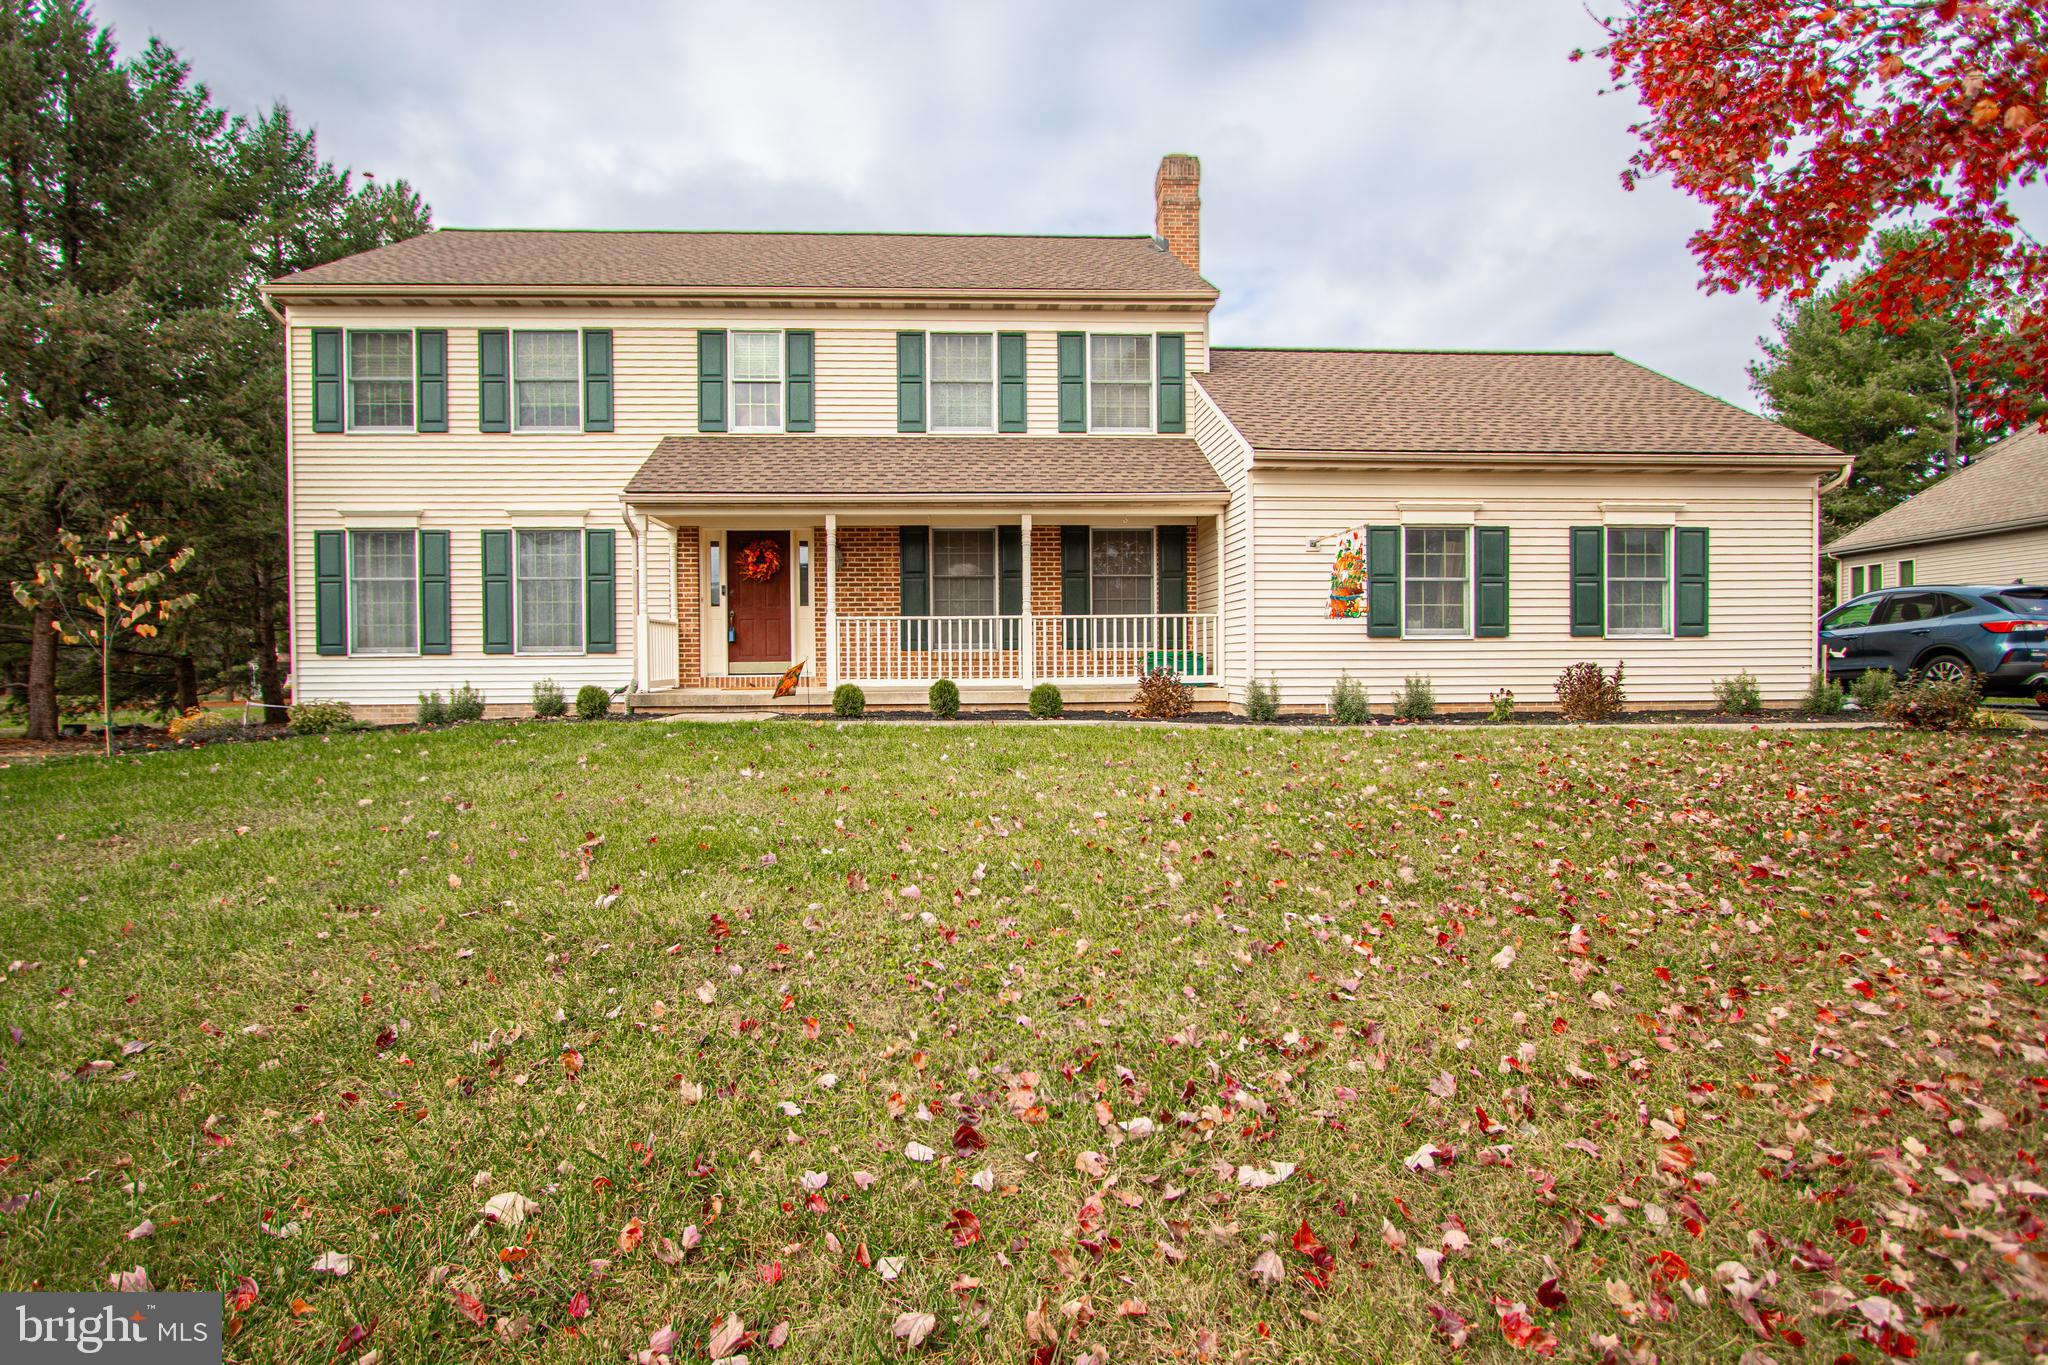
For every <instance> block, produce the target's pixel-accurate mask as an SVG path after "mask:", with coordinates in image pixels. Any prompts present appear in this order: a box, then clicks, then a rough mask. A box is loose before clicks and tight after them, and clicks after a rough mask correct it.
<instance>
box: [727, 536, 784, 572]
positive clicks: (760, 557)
mask: <svg viewBox="0 0 2048 1365" xmlns="http://www.w3.org/2000/svg"><path fill="white" fill-rule="evenodd" d="M735 563H736V564H737V565H738V567H739V571H740V577H741V578H744V579H746V580H747V581H748V582H749V583H766V582H767V581H768V580H770V579H771V578H773V577H775V575H777V574H779V573H781V572H782V547H781V546H780V545H778V544H776V543H775V542H774V541H772V540H770V539H768V538H767V537H766V536H763V537H762V538H761V539H759V540H757V541H755V542H754V543H753V544H751V545H749V546H747V547H746V548H745V549H743V550H741V551H740V553H739V558H738V559H737V560H736V561H735Z"/></svg>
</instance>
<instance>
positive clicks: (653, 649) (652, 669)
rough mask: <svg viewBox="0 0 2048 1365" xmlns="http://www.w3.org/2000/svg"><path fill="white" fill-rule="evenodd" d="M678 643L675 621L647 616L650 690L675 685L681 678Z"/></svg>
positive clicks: (648, 679)
mask: <svg viewBox="0 0 2048 1365" xmlns="http://www.w3.org/2000/svg"><path fill="white" fill-rule="evenodd" d="M678 645H679V638H678V632H677V627H676V623H675V622H674V621H666V620H663V619H662V618H660V617H658V616H650V617H648V618H647V686H648V688H649V689H650V690H651V689H654V688H660V687H674V686H675V685H676V683H677V682H679V681H680V680H681V679H680V674H681V672H682V660H681V658H680V657H679V653H678Z"/></svg>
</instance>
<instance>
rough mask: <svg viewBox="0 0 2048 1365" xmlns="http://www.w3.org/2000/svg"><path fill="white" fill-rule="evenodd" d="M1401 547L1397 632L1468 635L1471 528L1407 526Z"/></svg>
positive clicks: (1470, 585)
mask: <svg viewBox="0 0 2048 1365" xmlns="http://www.w3.org/2000/svg"><path fill="white" fill-rule="evenodd" d="M1401 536H1402V546H1401V558H1402V563H1401V633H1402V634H1403V635H1419V636H1430V635H1449V636H1463V635H1469V634H1471V633H1472V631H1471V625H1470V617H1469V604H1470V602H1471V600H1472V553H1471V551H1472V528H1471V527H1469V526H1410V527H1406V528H1404V529H1403V531H1402V533H1401Z"/></svg>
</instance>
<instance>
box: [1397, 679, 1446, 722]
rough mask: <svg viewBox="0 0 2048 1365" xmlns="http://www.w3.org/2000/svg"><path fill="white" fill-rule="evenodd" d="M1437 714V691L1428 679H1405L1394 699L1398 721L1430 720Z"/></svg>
mask: <svg viewBox="0 0 2048 1365" xmlns="http://www.w3.org/2000/svg"><path fill="white" fill-rule="evenodd" d="M1435 714H1436V689H1435V688H1434V687H1432V686H1430V682H1429V679H1427V678H1403V679H1402V680H1401V694H1400V695H1399V696H1397V697H1395V698H1394V718H1395V719H1396V720H1428V719H1429V718H1430V717H1431V716H1433V715H1435Z"/></svg>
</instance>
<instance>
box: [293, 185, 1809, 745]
mask: <svg viewBox="0 0 2048 1365" xmlns="http://www.w3.org/2000/svg"><path fill="white" fill-rule="evenodd" d="M1198 175H1199V167H1198V164H1197V162H1196V161H1195V159H1194V158H1193V157H1187V156H1169V157H1167V158H1165V160H1164V161H1163V162H1162V163H1161V165H1160V168H1159V173H1158V176H1157V178H1156V180H1155V183H1154V196H1155V213H1156V220H1155V222H1156V227H1157V230H1158V233H1159V235H1158V237H1157V238H1154V237H1150V236H1130V237H1051V236H1009V235H987V236H970V235H917V234H894V233H786V232H762V233H748V232H583V231H562V232H555V231H449V230H443V231H437V232H434V233H431V234H429V235H427V236H424V237H419V238H415V239H413V240H410V241H406V242H401V243H398V244H396V245H393V246H388V247H383V248H380V249H378V250H375V251H369V252H365V253H362V254H360V255H357V256H352V257H348V258H346V259H344V260H340V261H336V262H333V263H331V264H328V265H324V266H320V267H318V268H316V269H312V270H307V271H304V272H301V273H299V274H295V275H291V276H287V277H285V278H283V279H280V280H276V281H273V282H272V283H271V284H270V285H269V286H268V288H267V290H266V293H267V295H268V297H269V298H270V300H271V301H272V303H273V305H274V306H275V307H277V308H279V309H280V310H281V311H282V313H283V314H284V316H285V318H286V320H287V328H286V336H287V340H288V345H289V348H290V351H289V359H288V366H287V368H288V384H289V394H290V406H291V414H290V417H291V422H290V456H289V468H290V481H289V492H288V496H289V499H290V509H289V511H290V535H291V551H292V552H291V574H292V594H291V600H292V634H293V661H294V674H295V684H296V695H298V696H299V697H302V698H321V699H340V700H346V701H349V702H351V703H354V704H355V705H356V706H357V707H358V709H359V711H361V712H363V713H365V714H368V715H371V716H386V717H393V718H395V717H397V716H400V715H404V714H409V713H410V710H411V708H412V705H413V703H414V700H415V698H416V696H417V694H418V693H420V692H422V691H426V690H430V689H442V690H447V689H450V688H452V687H454V686H456V685H458V684H461V683H464V682H468V683H471V684H473V685H475V686H476V687H477V688H478V689H479V690H481V691H482V692H483V693H484V694H485V696H486V698H487V700H488V701H489V703H490V704H491V705H492V706H493V708H494V709H502V710H504V711H508V712H509V711H520V710H523V709H524V708H525V705H526V703H527V701H528V699H529V697H530V694H531V690H532V687H533V685H534V684H535V683H536V682H538V681H540V680H542V679H553V680H555V681H556V682H557V683H559V684H560V685H561V686H562V687H563V688H564V689H565V690H569V691H573V690H574V689H575V688H576V687H577V686H579V685H581V684H584V683H593V682H594V683H599V684H602V685H604V686H606V687H609V688H618V687H628V688H630V689H631V691H632V692H633V694H634V696H635V699H636V703H637V704H638V705H639V706H641V707H647V708H670V709H685V708H694V707H713V706H719V705H730V704H734V703H744V704H747V705H751V706H758V705H761V704H762V703H763V701H764V700H765V699H766V697H767V695H768V693H767V691H766V690H765V689H766V688H768V687H769V686H771V685H772V684H773V682H774V681H775V680H776V679H778V678H780V677H781V676H782V675H783V674H784V673H785V671H787V670H789V669H791V668H793V667H795V668H800V669H801V675H800V676H801V685H800V686H799V687H798V689H797V691H796V692H795V694H794V695H793V696H792V697H790V698H788V699H787V702H786V703H785V704H791V705H797V706H806V705H808V706H815V705H820V704H822V703H823V702H824V700H825V698H826V697H827V695H828V694H829V689H830V688H831V687H833V686H834V685H836V684H838V683H839V682H842V681H851V682H857V683H859V684H861V685H862V686H863V687H864V688H865V689H866V690H867V692H868V696H869V702H870V704H871V705H879V706H887V705H892V704H897V705H922V703H923V700H924V695H925V692H926V689H927V688H928V686H929V685H930V683H931V682H932V681H933V680H935V679H937V678H941V677H946V678H952V679H954V680H955V681H956V682H958V683H959V684H960V685H961V690H962V695H963V697H964V699H965V700H966V702H967V703H968V704H969V705H970V706H971V705H975V704H997V705H1005V706H1011V707H1014V706H1016V705H1017V704H1018V703H1019V702H1021V700H1022V699H1023V697H1024V696H1025V694H1026V692H1027V691H1028V690H1029V689H1030V687H1031V686H1032V685H1033V684H1034V683H1035V682H1039V681H1052V682H1056V683H1058V684H1059V685H1060V687H1061V688H1062V691H1063V692H1064V693H1065V695H1066V697H1067V700H1068V702H1069V703H1070V704H1076V705H1087V704H1089V703H1098V704H1118V703H1122V702H1124V701H1126V700H1128V698H1129V696H1130V694H1131V690H1132V684H1133V682H1134V681H1135V679H1136V678H1137V676H1138V675H1139V674H1140V673H1141V672H1143V671H1145V670H1147V669H1149V668H1153V667H1160V666H1164V667H1168V668H1171V669H1173V670H1174V671H1175V672H1177V673H1178V674H1180V675H1181V676H1182V677H1183V678H1184V679H1185V680H1187V681H1188V682H1190V683H1191V684H1194V685H1195V686H1196V688H1197V695H1198V696H1199V697H1202V698H1204V699H1207V700H1210V701H1214V702H1221V703H1228V704H1239V703H1241V702H1242V700H1243V697H1244V689H1245V686H1246V684H1247V682H1248V681H1249V680H1250V679H1252V678H1254V677H1258V678H1270V679H1272V680H1273V681H1274V682H1276V683H1277V684H1278V686H1279V689H1280V691H1281V694H1282V699H1283V702H1284V703H1286V704H1287V705H1289V706H1290V707H1297V708H1318V709H1319V708H1320V707H1321V706H1322V704H1323V700H1324V698H1325V696H1326V695H1327V693H1328V691H1329V689H1330V687H1331V685H1332V684H1333V683H1334V681H1335V680H1336V679H1337V678H1338V677H1339V676H1340V675H1341V674H1346V673H1348V674H1349V675H1351V676H1352V677H1354V678H1358V679H1360V680H1362V681H1363V682H1365V683H1366V684H1367V686H1368V688H1369V689H1372V690H1374V691H1376V692H1377V693H1378V694H1379V695H1380V696H1382V697H1384V696H1386V694H1387V692H1388V691H1389V690H1390V689H1391V688H1393V687H1394V686H1396V685H1398V683H1399V681H1400V680H1401V679H1402V678H1403V677H1405V676H1408V675H1411V674H1422V675H1427V676H1429V677H1430V678H1432V679H1433V681H1434V683H1435V687H1436V693H1437V696H1438V698H1439V699H1440V700H1441V701H1443V702H1446V703H1449V704H1453V705H1455V704H1459V703H1482V702H1484V701H1485V700H1486V698H1487V696H1488V694H1489V693H1490V692H1491V691H1493V690H1494V689H1496V688H1500V687H1510V688H1513V689H1514V690H1515V691H1517V692H1519V693H1522V694H1523V695H1524V696H1525V698H1526V697H1547V696H1548V693H1549V688H1550V684H1551V682H1552V680H1553V679H1554V678H1555V676H1556V674H1557V672H1558V670H1559V669H1560V668H1562V667H1563V666H1564V665H1565V664H1567V663H1570V662H1573V661H1575V660H1579V659H1587V658H1592V659H1599V660H1601V661H1603V662H1605V663H1608V664H1610V665H1611V664H1612V663H1613V662H1614V661H1616V660H1621V661H1624V662H1625V663H1626V665H1627V668H1628V674H1629V690H1630V695H1631V697H1632V698H1634V699H1635V700H1637V701H1656V702H1668V703H1675V704H1684V703H1699V702H1703V701H1705V700H1706V699H1707V698H1708V696H1709V691H1708V688H1709V684H1710V682H1711V681H1712V680H1713V679H1715V678H1718V677H1722V676H1725V675H1727V674H1729V673H1733V672H1735V671H1737V670H1739V669H1742V668H1748V669H1750V670H1751V671H1752V672H1754V673H1755V674H1756V675H1757V676H1758V678H1759V679H1760V680H1761V681H1762V683H1763V686H1764V689H1765V693H1766V695H1767V696H1769V697H1772V698H1774V699H1789V698H1790V697H1791V696H1793V695H1795V694H1796V693H1797V692H1798V691H1799V690H1800V689H1801V688H1802V687H1803V686H1804V684H1805V681H1806V679H1807V676H1808V674H1809V672H1810V671H1811V669H1812V666H1813V656H1814V604H1813V600H1812V598H1813V594H1811V593H1810V592H1798V591H1788V590H1787V588H1786V585H1787V584H1788V583H1802V582H1806V581H1808V580H1810V578H1811V577H1812V572H1813V564H1814V554H1815V546H1816V543H1817V536H1818V531H1819V517H1818V500H1817V491H1818V488H1819V486H1820V484H1821V483H1822V482H1823V481H1825V480H1827V479H1828V478H1830V477H1833V476H1838V475H1840V474H1841V473H1842V472H1843V468H1844V463H1845V457H1844V456H1842V455H1841V454H1839V453H1837V452H1835V451H1833V450H1830V449H1829V448H1827V447H1825V446H1822V445H1820V444H1818V443H1816V442H1813V441H1811V440H1808V439H1806V438H1804V437H1801V436H1797V435H1795V434H1793V433H1791V432H1789V431H1787V430H1785V429H1783V428H1781V427H1779V426H1777V425H1775V424H1773V423H1770V422H1766V421H1764V420H1762V419H1760V418H1757V417H1755V416H1753V415H1751V414H1749V413H1746V412H1743V411H1741V410H1739V409H1737V408H1734V407H1731V406H1729V405H1727V404H1725V403H1722V402H1720V401H1718V400H1716V399H1713V398H1711V397H1708V396H1706V395H1704V394H1701V393H1699V392H1697V391H1695V390H1692V389H1689V388H1687V387H1685V386H1684V385H1681V384H1678V383H1675V382H1673V381H1671V380H1669V379H1666V378H1664V377H1662V376H1660V375H1657V374H1655V373H1652V372H1650V371H1648V370H1645V369H1643V368H1641V367H1639V366H1636V365H1633V364H1631V363H1629V362H1627V361H1624V360H1621V359H1619V358H1617V357H1615V356H1612V355H1609V354H1605V353H1571V354H1559V353H1495V352H1456V353H1450V352H1434V351H1432V352H1405V351H1359V350H1327V349H1301V350H1291V349H1290V350H1267V349H1232V348H1224V347H1217V346H1214V345H1213V344H1212V341H1211V336H1210V313H1211V310H1212V309H1213V308H1214V307H1215V304H1216V301H1217V290H1216V288H1215V287H1214V286H1213V285H1211V284H1210V283H1209V282H1208V281H1206V280H1204V279H1203V278H1202V276H1201V274H1200V254H1199V252H1200V230H1199V195H1198V183H1197V182H1198Z"/></svg>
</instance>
